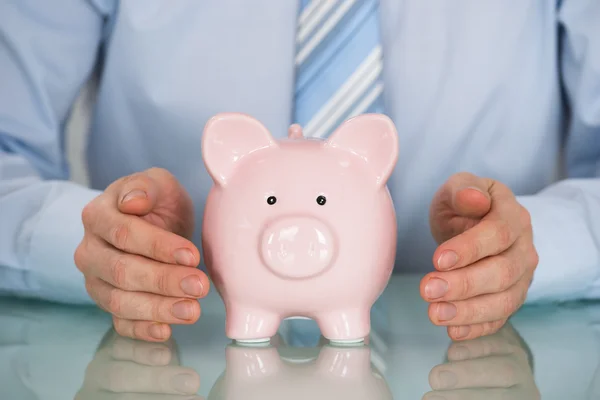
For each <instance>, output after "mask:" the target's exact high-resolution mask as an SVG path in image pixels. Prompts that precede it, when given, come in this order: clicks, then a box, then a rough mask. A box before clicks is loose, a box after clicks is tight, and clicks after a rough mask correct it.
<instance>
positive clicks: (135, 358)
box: [75, 330, 202, 400]
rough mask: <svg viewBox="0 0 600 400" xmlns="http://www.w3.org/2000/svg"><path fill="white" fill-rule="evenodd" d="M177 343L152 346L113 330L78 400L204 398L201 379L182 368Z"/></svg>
mask: <svg viewBox="0 0 600 400" xmlns="http://www.w3.org/2000/svg"><path fill="white" fill-rule="evenodd" d="M174 347H175V346H174V343H173V341H172V340H169V341H167V342H165V343H151V342H144V341H138V340H133V339H129V338H125V337H122V336H119V335H117V334H116V332H114V331H113V330H111V331H110V332H109V333H108V336H107V338H106V340H105V341H104V343H103V345H102V346H101V347H100V349H99V350H98V352H97V353H96V356H95V357H94V359H93V360H92V362H91V363H90V364H89V365H88V368H87V370H86V373H85V378H84V382H83V385H82V388H81V390H80V391H79V392H78V393H77V395H76V397H75V399H76V400H95V399H114V400H117V399H131V400H134V399H161V400H171V399H184V398H185V399H202V398H201V397H197V396H193V397H190V395H194V394H196V392H197V391H198V389H199V386H200V377H199V376H198V374H197V373H196V371H194V370H193V369H191V368H185V367H181V366H180V365H179V359H178V357H177V353H176V351H175V350H174Z"/></svg>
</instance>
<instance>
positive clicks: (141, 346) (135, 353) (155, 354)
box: [110, 321, 172, 366]
mask: <svg viewBox="0 0 600 400" xmlns="http://www.w3.org/2000/svg"><path fill="white" fill-rule="evenodd" d="M131 322H133V321H131ZM141 323H145V322H141ZM113 324H114V325H122V322H120V321H119V322H116V323H114V321H113ZM154 324H156V323H154ZM165 326H168V325H165ZM137 329H140V328H137ZM158 329H159V330H160V334H159V336H161V337H164V336H167V335H165V334H168V332H162V331H163V328H162V327H161V326H159V327H158ZM115 330H116V329H115ZM149 330H150V328H149V329H145V330H144V331H149ZM117 332H118V331H117ZM151 336H153V335H151ZM155 339H156V338H155ZM110 354H111V356H112V358H113V359H115V360H119V361H133V362H135V363H138V364H142V365H148V366H164V365H168V364H169V363H170V362H171V358H172V352H171V349H170V348H169V347H168V346H165V345H164V344H161V343H151V342H150V343H149V342H148V341H141V340H134V339H131V338H129V337H123V336H117V337H116V338H115V342H114V344H113V345H112V346H111V349H110Z"/></svg>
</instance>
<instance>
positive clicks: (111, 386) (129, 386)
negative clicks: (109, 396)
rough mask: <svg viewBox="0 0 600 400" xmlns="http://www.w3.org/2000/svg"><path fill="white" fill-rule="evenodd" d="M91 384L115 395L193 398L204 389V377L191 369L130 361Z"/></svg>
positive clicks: (103, 371)
mask: <svg viewBox="0 0 600 400" xmlns="http://www.w3.org/2000/svg"><path fill="white" fill-rule="evenodd" d="M87 380H88V382H90V383H91V384H92V385H93V386H94V387H97V388H99V389H102V390H107V391H109V392H113V393H132V392H133V393H157V394H186V395H191V394H195V393H196V392H197V391H198V390H199V388H200V377H199V376H198V373H196V371H194V370H193V369H191V368H186V367H180V366H172V365H170V366H147V365H140V364H136V363H133V362H130V361H113V362H109V363H107V364H105V365H103V366H102V367H101V368H100V369H99V370H98V373H97V374H95V376H93V377H89V376H88V377H87Z"/></svg>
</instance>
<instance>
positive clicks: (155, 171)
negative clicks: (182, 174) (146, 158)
mask: <svg viewBox="0 0 600 400" xmlns="http://www.w3.org/2000/svg"><path fill="white" fill-rule="evenodd" d="M146 172H147V173H148V175H150V176H156V177H159V178H160V177H162V178H172V177H173V174H171V172H169V170H167V169H165V168H161V167H152V168H149V169H147V170H146Z"/></svg>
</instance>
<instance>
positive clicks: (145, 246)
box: [83, 200, 200, 267]
mask: <svg viewBox="0 0 600 400" xmlns="http://www.w3.org/2000/svg"><path fill="white" fill-rule="evenodd" d="M101 201H102V202H106V201H108V200H101ZM83 223H84V225H85V226H86V229H87V230H89V231H90V232H92V233H93V234H95V235H97V236H99V237H100V238H102V239H103V240H105V241H106V242H107V243H109V244H111V245H112V246H114V247H116V248H117V249H119V250H122V251H124V252H126V253H131V254H138V255H140V256H144V257H147V258H151V259H153V260H156V261H160V262H163V263H167V264H180V265H186V266H190V267H195V266H197V265H198V264H199V263H200V252H199V251H198V249H197V248H196V246H194V244H193V243H192V242H191V241H189V240H187V239H185V238H184V237H182V236H179V235H177V234H175V233H172V232H169V231H166V230H164V229H161V228H159V227H157V226H155V225H153V224H151V223H150V222H148V221H145V220H143V219H142V218H139V217H137V216H132V215H126V214H122V213H120V212H118V211H117V210H116V209H114V207H110V206H107V205H105V204H103V203H94V202H92V203H90V204H88V205H87V206H86V208H85V210H84V213H83Z"/></svg>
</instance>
